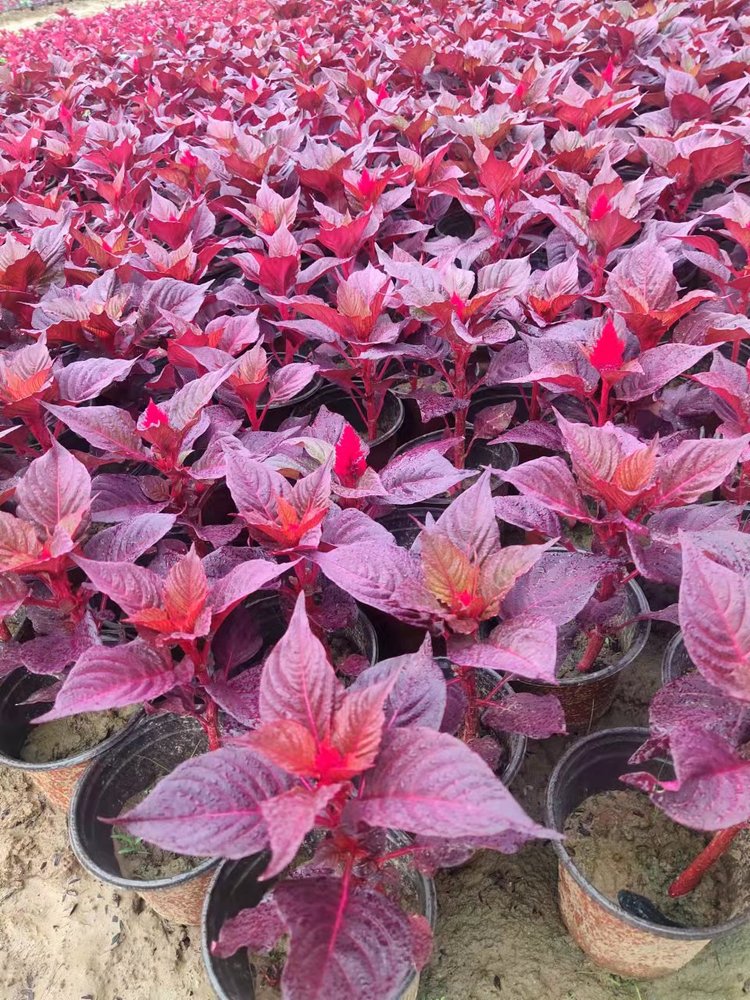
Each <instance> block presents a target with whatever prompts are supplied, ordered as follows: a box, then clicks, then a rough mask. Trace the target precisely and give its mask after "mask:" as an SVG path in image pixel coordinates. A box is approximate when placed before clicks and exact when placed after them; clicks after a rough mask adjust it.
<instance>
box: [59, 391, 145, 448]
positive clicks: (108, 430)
mask: <svg viewBox="0 0 750 1000" xmlns="http://www.w3.org/2000/svg"><path fill="white" fill-rule="evenodd" d="M44 405H45V406H46V408H47V409H48V410H49V412H50V413H51V414H52V415H53V416H55V417H57V419H58V420H62V422H63V423H64V424H65V426H66V427H69V428H70V429H71V430H72V431H73V432H74V433H76V434H78V435H79V436H80V437H82V438H83V439H84V441H88V443H89V444H90V445H93V447H94V448H99V449H101V450H102V451H106V452H108V453H110V454H112V455H117V456H118V457H120V458H131V459H135V460H136V461H139V460H141V459H142V458H143V457H144V455H145V451H144V449H143V446H142V444H141V439H140V436H139V434H138V431H137V429H136V426H135V421H134V420H133V418H132V417H131V416H130V414H129V413H126V412H125V410H120V409H118V408H117V407H116V406H86V407H82V408H81V409H75V408H74V407H72V406H53V405H52V403H45V404H44Z"/></svg>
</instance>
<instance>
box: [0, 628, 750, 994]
mask: <svg viewBox="0 0 750 1000" xmlns="http://www.w3.org/2000/svg"><path fill="white" fill-rule="evenodd" d="M663 642H664V637H663V635H662V636H661V637H656V639H655V640H652V642H651V643H650V645H649V647H648V648H647V651H646V655H644V657H643V658H642V660H641V662H640V663H639V664H638V666H637V667H636V668H635V669H634V670H633V671H631V673H630V675H629V676H628V677H627V679H626V682H625V684H624V690H623V691H622V696H621V698H620V700H619V702H618V705H617V707H616V708H615V709H613V710H612V711H611V712H610V713H609V715H608V716H607V717H606V718H605V720H604V722H603V725H624V724H628V723H631V724H632V723H642V722H644V721H645V705H646V704H647V699H648V696H649V694H650V693H651V692H652V691H653V690H655V688H656V687H657V685H658V676H659V670H658V667H659V662H658V661H659V654H660V650H661V647H662V645H663ZM565 742H566V741H565V740H563V739H558V740H550V741H548V742H546V743H537V744H532V745H531V750H530V753H529V756H528V758H527V761H526V764H525V766H524V768H523V770H522V772H521V774H520V776H519V778H518V780H517V784H516V786H515V791H516V794H517V795H518V796H519V797H520V798H521V799H522V800H523V801H524V803H525V805H526V808H527V809H528V810H529V811H530V812H531V813H532V814H533V815H535V816H536V817H538V818H541V801H542V797H543V792H544V787H545V783H546V778H547V775H548V774H549V772H550V770H551V768H552V766H553V764H554V761H555V760H556V759H557V758H558V756H559V755H560V753H561V751H562V750H563V748H564V746H565ZM555 894H556V863H555V856H554V854H553V852H552V850H551V849H550V848H549V847H548V846H546V845H544V844H536V845H534V846H532V847H530V848H528V849H527V850H525V851H523V852H522V853H521V854H519V855H516V856H514V857H504V856H502V855H495V854H489V853H485V854H482V855H481V856H480V857H478V858H477V859H476V860H475V861H474V863H473V864H472V865H471V866H470V867H468V868H466V869H464V870H463V871H459V872H455V873H446V874H444V875H442V876H441V877H440V878H439V880H438V906H439V923H438V933H437V941H436V947H435V955H434V959H433V963H432V965H431V967H430V969H429V970H428V971H427V972H426V973H425V974H424V976H423V979H422V987H421V991H420V1000H745V998H747V996H748V995H750V928H748V930H746V931H741V932H739V933H737V934H735V935H733V936H732V937H730V938H729V939H726V940H724V941H722V942H721V943H719V944H718V945H716V946H709V947H708V948H707V949H706V951H705V952H703V953H702V955H700V956H699V957H698V958H697V959H695V960H694V961H693V962H692V963H691V964H690V965H689V966H688V967H687V968H686V969H685V970H683V971H682V972H681V973H679V974H677V975H675V976H670V977H668V978H666V979H663V980H661V981H659V982H655V983H634V982H631V981H626V980H620V979H618V978H617V977H613V976H610V975H608V974H607V973H606V972H602V971H600V970H598V969H595V968H594V967H593V966H592V965H590V964H589V963H588V961H587V960H586V959H585V958H584V956H583V954H582V952H580V951H579V950H578V948H577V947H576V946H575V945H574V944H573V943H572V942H571V941H570V939H569V938H568V936H567V934H566V932H565V929H564V928H563V926H562V924H561V922H560V919H559V917H558V913H557V905H556V898H555ZM0 948H1V949H2V952H1V954H2V958H0V998H1V1000H210V998H211V997H212V992H211V990H210V988H209V986H208V984H207V983H206V981H205V979H204V975H203V970H202V966H201V960H200V944H199V940H198V934H197V932H196V931H194V930H192V929H191V930H189V931H186V930H185V929H184V928H180V927H174V926H170V925H168V924H166V923H165V922H164V921H162V920H161V919H160V918H158V917H156V916H155V915H154V914H153V913H151V912H150V911H149V910H148V909H143V908H142V907H141V905H140V903H138V902H137V901H135V897H133V896H130V895H127V894H120V893H117V892H115V891H113V890H112V889H110V888H108V887H106V886H102V885H99V884H98V883H96V882H95V881H94V880H92V879H91V878H89V876H88V875H86V874H85V873H84V872H82V871H81V870H80V868H79V867H78V865H77V864H76V862H75V859H74V857H73V855H72V854H71V851H70V849H69V848H68V846H67V841H66V833H65V821H64V819H63V817H62V816H60V815H58V814H56V813H54V812H53V811H52V810H51V809H50V808H49V807H48V806H46V805H45V804H44V803H43V802H42V801H41V799H40V798H39V797H38V795H36V793H34V792H33V791H32V790H31V788H30V786H29V785H28V783H27V782H26V780H25V779H24V778H23V777H22V776H21V775H19V774H18V773H17V772H14V771H9V770H5V769H0ZM331 1000H343V998H331ZM373 1000H377V998H373Z"/></svg>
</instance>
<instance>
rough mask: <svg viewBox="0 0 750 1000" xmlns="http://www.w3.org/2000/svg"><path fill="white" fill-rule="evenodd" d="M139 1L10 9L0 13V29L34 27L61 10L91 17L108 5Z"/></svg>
mask: <svg viewBox="0 0 750 1000" xmlns="http://www.w3.org/2000/svg"><path fill="white" fill-rule="evenodd" d="M139 2H141V0H71V2H69V3H62V4H60V3H53V4H50V5H49V6H47V7H39V8H37V9H36V10H12V11H8V13H7V14H0V31H23V30H24V28H34V27H36V26H37V25H40V24H43V23H44V22H45V21H48V20H49V19H50V18H51V17H57V16H58V14H59V13H60V11H63V10H64V11H68V12H69V13H71V14H74V15H75V16H76V17H91V16H92V15H93V14H101V13H102V11H105V10H107V8H109V7H125V6H126V5H127V4H129V3H139Z"/></svg>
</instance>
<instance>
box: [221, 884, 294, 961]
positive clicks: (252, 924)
mask: <svg viewBox="0 0 750 1000" xmlns="http://www.w3.org/2000/svg"><path fill="white" fill-rule="evenodd" d="M286 932H287V931H286V924H285V923H284V920H283V918H282V916H281V911H280V910H279V907H278V905H277V904H276V899H275V897H274V895H273V893H268V894H267V895H266V896H264V897H263V899H261V901H260V902H259V903H258V905H257V906H253V907H251V908H248V909H247V910H240V912H239V913H238V914H236V916H234V917H230V918H229V919H228V920H225V921H224V923H223V924H222V927H221V931H220V932H219V939H218V941H214V943H213V944H212V945H211V954H212V955H216V956H218V958H231V956H232V955H234V954H235V952H238V951H239V950H240V948H247V950H248V951H249V952H250V953H254V954H260V955H267V954H268V953H269V952H271V951H273V949H274V948H275V947H276V945H277V944H278V943H279V941H280V940H281V938H283V937H284V936H285V934H286Z"/></svg>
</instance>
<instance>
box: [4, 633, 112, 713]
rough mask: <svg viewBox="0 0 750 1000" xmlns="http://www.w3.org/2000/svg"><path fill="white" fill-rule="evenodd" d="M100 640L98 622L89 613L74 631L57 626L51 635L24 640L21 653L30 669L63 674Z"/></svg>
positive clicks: (44, 672) (36, 672) (23, 660)
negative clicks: (97, 628)
mask: <svg viewBox="0 0 750 1000" xmlns="http://www.w3.org/2000/svg"><path fill="white" fill-rule="evenodd" d="M98 642H99V638H98V636H97V634H96V624H95V623H94V621H93V619H92V618H91V615H90V614H87V615H85V616H84V618H83V620H82V621H81V622H80V623H79V624H78V625H76V626H75V627H74V628H73V629H72V630H70V631H69V630H67V629H66V630H63V629H55V630H54V631H52V632H50V633H49V635H38V636H36V637H35V638H33V639H30V640H29V641H28V642H24V643H21V645H20V646H19V649H18V655H19V659H20V661H21V662H22V663H23V665H24V666H25V667H26V669H27V670H30V671H31V672H32V673H34V674H61V673H62V672H63V670H64V669H65V667H67V666H69V664H71V663H73V662H74V661H75V660H77V659H78V657H79V656H81V655H82V654H83V653H85V652H86V650H88V649H89V647H90V646H94V645H95V644H96V643H98ZM50 701H52V699H51V698H50Z"/></svg>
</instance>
